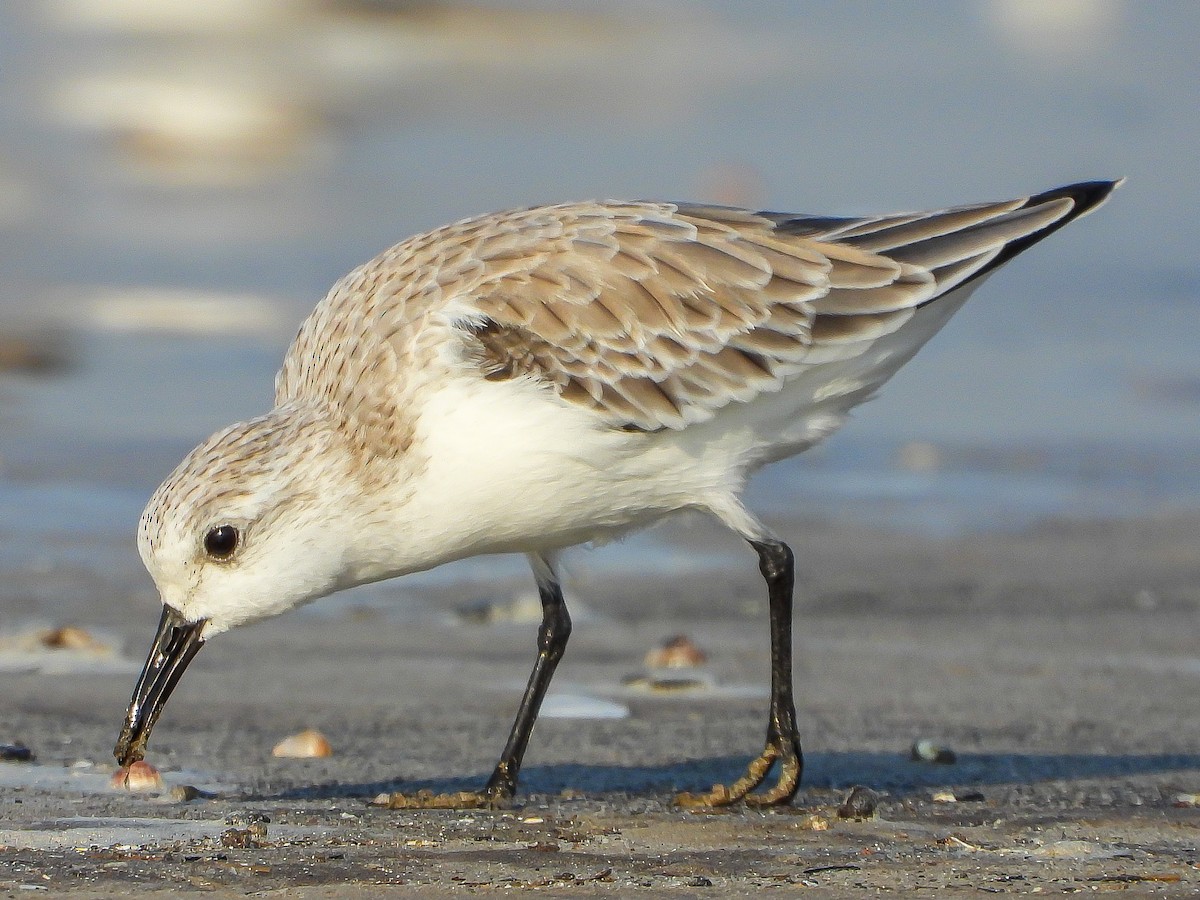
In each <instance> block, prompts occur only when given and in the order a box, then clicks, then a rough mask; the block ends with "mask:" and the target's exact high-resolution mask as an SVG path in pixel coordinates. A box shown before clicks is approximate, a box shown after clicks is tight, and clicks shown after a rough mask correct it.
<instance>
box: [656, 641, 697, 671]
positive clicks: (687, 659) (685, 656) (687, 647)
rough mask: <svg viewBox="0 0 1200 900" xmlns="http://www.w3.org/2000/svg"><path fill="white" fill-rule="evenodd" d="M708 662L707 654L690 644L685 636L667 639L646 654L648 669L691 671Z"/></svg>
mask: <svg viewBox="0 0 1200 900" xmlns="http://www.w3.org/2000/svg"><path fill="white" fill-rule="evenodd" d="M707 661H708V654H706V653H705V652H704V651H703V650H701V649H700V648H699V647H697V646H696V645H695V644H694V643H692V639H691V638H689V637H688V636H687V635H686V634H677V635H675V636H674V637H671V638H667V639H666V640H665V641H663V642H662V644H660V645H659V646H657V647H654V648H653V649H651V650H650V652H648V653H647V654H646V660H645V665H646V668H648V669H693V668H695V667H696V666H702V665H704V663H706V662H707Z"/></svg>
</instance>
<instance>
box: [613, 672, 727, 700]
mask: <svg viewBox="0 0 1200 900" xmlns="http://www.w3.org/2000/svg"><path fill="white" fill-rule="evenodd" d="M621 683H622V684H624V685H625V687H627V688H631V689H633V690H636V691H649V692H650V693H654V694H675V693H680V692H683V691H706V690H711V689H712V688H713V687H714V686H715V685H716V682H715V680H714V679H713V677H712V675H710V674H709V673H707V672H699V671H696V670H695V669H672V670H670V674H667V671H666V670H664V669H651V670H650V671H648V672H645V673H642V674H638V675H629V676H627V677H625V678H624V679H622V681H621Z"/></svg>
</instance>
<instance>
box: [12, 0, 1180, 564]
mask: <svg viewBox="0 0 1200 900" xmlns="http://www.w3.org/2000/svg"><path fill="white" fill-rule="evenodd" d="M1197 47H1200V4H1198V3H1196V2H1194V0H1177V2H1170V0H1159V2H1155V3H1152V4H1151V3H1133V2H1128V3H1125V2H1120V0H1052V2H1051V0H1027V2H1025V0H971V2H960V3H954V4H898V3H892V2H886V0H883V2H858V3H852V4H851V3H836V2H824V3H818V2H806V0H778V2H766V0H724V2H722V0H703V2H700V0H655V2H616V0H605V2H571V3H560V2H555V3H551V2H516V0H513V2H503V0H490V2H488V0H479V2H450V0H446V2H420V0H411V2H401V0H394V2H389V0H204V2H196V0H37V2H34V0H30V2H26V3H8V4H2V5H0V572H3V571H9V572H13V571H17V570H20V571H31V572H36V571H52V570H55V569H60V568H63V567H71V568H82V569H83V570H94V571H97V572H104V571H108V570H114V569H116V570H122V571H125V570H128V569H131V568H135V567H137V566H138V562H137V559H136V551H135V548H134V543H133V533H134V528H135V524H136V520H137V516H138V514H139V512H140V510H141V507H142V505H143V503H144V502H145V499H146V498H147V496H148V495H149V493H150V492H151V491H152V490H153V488H154V486H155V485H156V484H157V483H158V482H159V481H160V480H161V479H162V477H163V476H164V475H165V474H166V473H167V472H168V471H169V470H170V469H171V467H172V466H173V465H174V464H175V463H176V462H177V461H178V460H179V458H181V457H182V455H183V454H184V453H185V452H186V451H187V450H188V449H190V448H191V446H193V445H194V444H195V443H196V442H197V441H199V440H200V439H201V438H203V437H204V436H205V435H207V434H208V433H209V432H210V431H212V430H213V429H215V428H217V427H219V426H222V425H225V424H227V423H229V422H232V421H234V420H237V419H239V418H244V417H246V416H249V415H253V414H257V413H259V412H262V411H264V410H265V409H267V408H268V407H269V406H270V403H271V392H272V376H273V374H274V371H275V369H276V368H277V366H278V364H279V362H280V360H281V358H282V355H283V353H284V350H285V349H286V346H287V344H288V342H289V340H290V338H291V336H292V334H293V333H294V331H295V328H296V327H297V325H298V324H299V322H300V320H301V319H302V318H303V316H304V315H305V314H306V313H307V312H308V310H309V309H310V308H311V307H312V306H313V305H314V304H315V303H316V302H317V301H318V300H319V299H320V297H321V296H322V295H323V294H324V292H325V291H326V290H327V289H328V287H329V286H330V285H331V284H332V283H333V282H334V281H335V280H336V279H337V278H338V277H339V276H341V275H342V274H343V273H344V272H346V271H347V270H349V269H350V268H352V267H353V266H355V265H357V264H359V263H360V262H363V261H365V260H366V259H368V258H369V257H371V256H373V255H374V254H375V253H376V252H378V251H379V250H381V249H383V248H384V247H386V246H388V245H390V244H392V243H394V242H396V241H398V240H400V239H402V238H404V237H406V236H408V235H410V234H412V233H414V232H417V231H421V230H424V229H427V228H430V227H434V226H436V225H439V224H442V223H445V222H448V221H451V220H454V219H458V218H461V217H463V216H467V215H471V214H475V213H480V212H486V211H489V210H494V209H501V208H506V207H513V206H523V205H529V204H536V203H543V202H555V201H561V200H567V199H580V198H587V197H616V198H630V197H649V198H666V199H693V200H705V201H713V202H720V203H731V204H738V205H747V206H751V207H758V208H764V207H765V208H773V209H782V210H789V211H802V212H813V213H843V214H855V213H864V212H883V211H896V210H905V209H914V208H926V207H931V206H937V205H951V204H956V203H964V202H972V201H979V200H988V199H1000V198H1007V197H1010V196H1017V195H1020V194H1024V193H1028V192H1031V191H1037V190H1042V189H1046V188H1050V187H1053V186H1056V185H1058V184H1061V183H1065V182H1069V181H1072V180H1081V179H1091V178H1103V177H1116V176H1120V175H1125V176H1128V177H1129V183H1128V184H1127V185H1126V186H1125V187H1124V188H1123V189H1122V190H1121V191H1120V192H1119V193H1118V194H1117V196H1116V197H1115V198H1114V201H1113V202H1112V203H1111V204H1110V205H1109V206H1108V207H1106V208H1105V209H1104V210H1103V211H1102V212H1101V213H1100V214H1098V215H1096V216H1094V217H1092V218H1089V219H1087V220H1086V221H1085V222H1082V223H1080V224H1077V225H1075V226H1072V227H1071V228H1069V229H1067V230H1066V231H1064V232H1062V233H1061V234H1058V235H1055V236H1054V238H1053V239H1051V240H1049V241H1047V242H1046V243H1045V244H1042V245H1040V246H1039V247H1037V248H1036V249H1035V250H1033V251H1032V252H1030V253H1029V254H1027V255H1025V256H1022V257H1021V259H1020V260H1019V262H1018V263H1017V264H1016V265H1014V266H1012V267H1010V268H1008V269H1006V270H1005V271H1004V272H1002V273H1001V274H999V275H998V276H996V277H995V278H994V279H992V280H991V282H990V283H989V284H988V285H987V286H986V287H985V288H984V289H983V290H981V291H980V292H979V294H977V295H976V297H975V298H974V299H973V300H972V301H971V303H970V304H968V306H967V307H966V309H965V310H964V311H963V312H962V313H960V314H959V316H958V317H957V318H956V320H955V321H953V322H952V323H951V324H950V326H949V327H948V328H947V329H946V330H945V332H944V333H943V334H941V335H940V336H938V338H936V339H935V340H934V341H933V342H932V343H931V344H930V345H929V346H928V347H927V348H926V349H924V350H923V351H922V353H921V355H920V356H918V358H917V359H916V360H915V361H914V362H913V363H912V364H910V365H909V366H908V368H906V369H905V370H904V371H903V372H901V373H900V375H898V376H897V377H896V378H895V379H894V381H893V382H892V383H891V384H890V385H888V387H887V388H886V389H885V390H884V392H883V396H882V398H881V399H879V400H876V401H875V402H873V403H870V404H868V405H866V406H865V407H863V408H861V409H860V410H859V412H858V413H857V416H856V421H854V422H852V423H851V424H850V425H849V426H848V427H847V428H845V429H844V430H843V431H842V432H841V433H840V434H839V435H837V436H836V437H835V438H834V439H832V440H831V441H829V442H828V444H826V445H825V446H823V447H822V448H820V449H819V450H817V451H814V452H811V453H809V454H807V455H805V456H804V457H801V458H799V459H796V460H792V461H789V462H787V463H784V464H781V465H779V466H776V467H774V468H773V469H770V470H768V471H767V472H765V473H763V474H762V475H761V476H760V477H759V479H758V482H757V483H756V485H755V487H754V490H753V493H754V498H753V502H754V503H755V505H756V506H758V507H759V508H760V509H763V510H764V511H766V512H767V513H769V514H773V515H785V514H787V515H795V514H800V515H806V516H807V515H811V516H813V517H817V518H821V517H826V518H829V519H836V520H845V521H853V522H861V523H868V524H875V525H880V526H883V527H894V528H908V529H914V530H918V531H922V532H926V533H933V534H939V535H941V534H955V533H958V532H960V531H962V530H981V529H995V528H1002V529H1004V528H1019V527H1023V526H1025V525H1028V524H1030V523H1033V522H1036V521H1039V520H1042V519H1044V518H1046V517H1061V516H1069V517H1107V516H1144V515H1164V514H1172V513H1176V512H1188V511H1194V510H1195V509H1196V508H1197V507H1200V467H1198V466H1197V465H1196V461H1197V459H1200V427H1198V426H1200V353H1198V350H1197V335H1198V333H1200V298H1198V294H1200V265H1198V263H1197V255H1196V247H1197V244H1198V240H1197V238H1198V237H1200V229H1198V227H1197V212H1196V207H1197V198H1198V195H1200V190H1198V189H1200V167H1198V166H1197V164H1196V159H1197V154H1198V153H1200V53H1197V50H1196V48H1197ZM685 534H686V533H685ZM654 540H656V539H655V538H653V537H651V538H648V539H647V538H641V539H634V540H631V541H629V542H626V543H625V544H622V545H621V546H619V547H617V548H616V549H614V550H606V551H603V553H604V554H607V555H601V556H602V560H607V561H608V562H609V563H611V564H613V565H631V564H634V563H635V562H636V563H638V564H641V563H642V562H644V561H643V560H640V559H638V554H639V553H640V552H641V551H644V550H646V549H647V547H648V546H650V544H647V543H646V542H647V541H651V542H653V541H654ZM658 540H662V538H659V539H658ZM673 540H674V541H675V543H674V544H673V547H674V550H675V555H674V556H673V557H671V558H672V559H673V560H674V563H673V564H678V565H686V564H689V561H691V559H692V558H691V557H690V556H689V551H688V547H687V542H686V538H682V539H681V538H678V537H676V538H674V539H673ZM493 564H494V563H493V562H492V561H484V562H483V563H475V564H473V565H476V566H491V565H493ZM647 564H650V563H648V562H647ZM657 564H658V565H662V564H663V561H662V558H661V557H659V558H658V563H657ZM504 565H505V566H507V565H508V564H507V563H505V564H504ZM516 565H517V566H518V568H519V566H520V565H521V563H520V562H519V561H518V563H517V564H516ZM447 571H448V572H449V577H454V575H455V573H456V572H459V573H461V572H463V571H466V570H464V569H462V568H455V567H453V566H452V567H449V569H448V570H447ZM476 571H482V569H476ZM436 577H446V576H444V575H439V576H436Z"/></svg>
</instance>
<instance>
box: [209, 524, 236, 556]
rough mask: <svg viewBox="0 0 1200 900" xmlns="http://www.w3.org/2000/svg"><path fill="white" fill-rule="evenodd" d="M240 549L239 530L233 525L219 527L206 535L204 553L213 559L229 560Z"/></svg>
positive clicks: (211, 529)
mask: <svg viewBox="0 0 1200 900" xmlns="http://www.w3.org/2000/svg"><path fill="white" fill-rule="evenodd" d="M237 547H238V530H237V529H236V528H234V527H233V526H232V525H217V526H216V527H214V528H210V529H208V534H206V535H204V552H205V553H207V554H208V555H209V556H211V557H212V558H213V559H229V557H231V556H233V551H235V550H236V549H237Z"/></svg>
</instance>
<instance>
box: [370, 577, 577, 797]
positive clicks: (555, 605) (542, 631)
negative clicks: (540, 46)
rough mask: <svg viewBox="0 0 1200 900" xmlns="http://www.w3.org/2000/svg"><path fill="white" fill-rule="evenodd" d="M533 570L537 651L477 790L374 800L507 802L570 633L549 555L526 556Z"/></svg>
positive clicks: (515, 784) (568, 617)
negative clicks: (496, 756)
mask: <svg viewBox="0 0 1200 900" xmlns="http://www.w3.org/2000/svg"><path fill="white" fill-rule="evenodd" d="M530 563H531V564H532V566H533V574H534V577H535V578H536V579H537V585H538V595H539V596H540V597H541V600H542V624H541V626H540V627H539V628H538V655H537V661H536V662H535V663H534V664H533V672H532V673H531V674H530V676H529V684H528V685H526V687H525V694H524V695H523V696H522V697H521V706H520V708H519V709H518V710H517V717H516V719H515V720H514V721H513V726H512V731H511V732H510V733H509V735H508V742H507V743H506V744H505V745H504V752H503V753H501V754H500V761H499V762H498V763H496V770H495V771H494V772H492V777H491V778H489V779H488V782H487V784H486V785H484V787H483V790H481V791H462V792H460V793H457V794H434V793H432V792H431V791H418V792H417V793H416V794H412V795H409V794H404V793H395V794H391V795H390V796H389V797H388V798H386V800H384V801H379V805H382V806H390V807H392V808H393V809H430V808H454V809H474V808H480V807H486V808H497V807H503V806H508V804H509V803H510V802H511V801H512V798H513V794H514V793H515V792H516V789H517V776H518V775H519V774H520V772H521V759H522V758H523V757H524V756H525V748H526V746H528V744H529V735H530V733H531V732H532V731H533V723H534V722H535V721H536V720H537V715H538V710H539V709H541V708H542V699H543V698H544V697H545V696H546V689H547V688H549V687H550V679H551V678H553V677H554V670H555V668H557V666H558V661H559V660H560V659H562V655H563V651H564V650H565V649H566V647H567V639H568V638H569V637H570V636H571V617H570V615H568V614H567V604H566V601H564V600H563V595H562V588H561V587H560V586H559V583H558V576H557V575H556V574H555V572H554V567H553V565H552V564H551V562H550V560H549V559H547V558H546V557H543V556H530Z"/></svg>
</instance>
